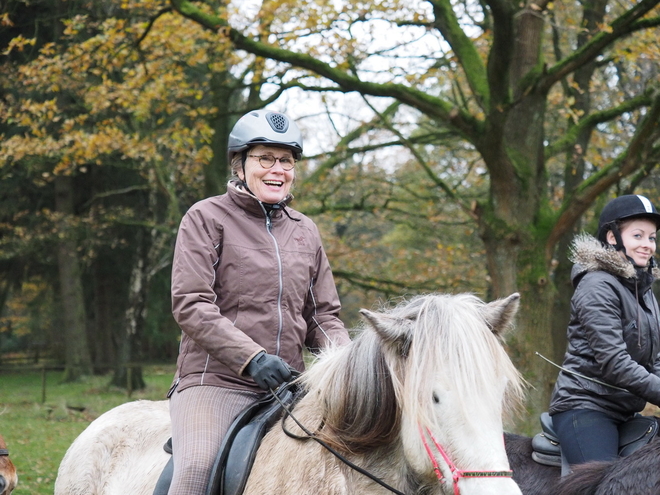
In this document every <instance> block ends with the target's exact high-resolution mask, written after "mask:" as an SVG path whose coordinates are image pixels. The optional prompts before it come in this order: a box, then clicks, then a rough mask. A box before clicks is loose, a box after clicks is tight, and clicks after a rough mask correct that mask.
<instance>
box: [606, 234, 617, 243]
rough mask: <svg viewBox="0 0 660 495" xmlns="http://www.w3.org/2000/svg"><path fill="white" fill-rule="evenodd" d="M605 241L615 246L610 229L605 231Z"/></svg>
mask: <svg viewBox="0 0 660 495" xmlns="http://www.w3.org/2000/svg"><path fill="white" fill-rule="evenodd" d="M606 239H607V243H608V244H611V245H612V246H616V239H615V238H614V234H613V233H612V231H611V230H608V231H607V237H606Z"/></svg>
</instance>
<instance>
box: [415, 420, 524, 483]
mask: <svg viewBox="0 0 660 495" xmlns="http://www.w3.org/2000/svg"><path fill="white" fill-rule="evenodd" d="M424 433H425V432H424V430H422V427H421V426H420V427H419V434H420V436H421V437H422V442H423V443H424V448H425V449H426V453H427V454H428V455H429V459H431V463H433V471H435V475H436V476H437V477H438V480H439V481H440V482H441V483H446V480H445V477H444V476H443V474H442V471H440V466H439V465H438V460H437V459H436V457H435V454H434V453H433V450H432V449H431V447H430V446H429V444H428V442H427V441H426V435H425V434H424ZM426 433H427V434H428V435H429V437H431V440H433V444H434V445H435V448H436V449H437V450H438V452H440V455H441V456H442V458H443V459H444V461H445V463H446V464H447V466H449V470H450V471H451V475H452V480H453V484H454V495H460V493H461V492H460V489H459V487H458V481H459V480H460V479H461V478H511V477H512V476H513V471H461V470H460V469H458V468H457V467H456V465H455V464H454V463H453V462H451V459H450V458H449V456H448V455H447V453H446V452H445V449H443V448H442V446H441V445H440V444H439V443H438V441H437V440H436V439H435V437H434V436H433V433H431V430H429V429H428V428H426Z"/></svg>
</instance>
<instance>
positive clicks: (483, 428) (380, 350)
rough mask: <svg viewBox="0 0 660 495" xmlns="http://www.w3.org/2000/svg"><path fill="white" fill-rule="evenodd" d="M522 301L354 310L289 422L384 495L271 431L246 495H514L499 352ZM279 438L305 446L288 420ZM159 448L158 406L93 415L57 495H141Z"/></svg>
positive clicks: (513, 396) (507, 400) (504, 360)
mask: <svg viewBox="0 0 660 495" xmlns="http://www.w3.org/2000/svg"><path fill="white" fill-rule="evenodd" d="M518 298H519V296H518V294H513V295H511V296H509V297H508V298H506V299H502V300H498V301H494V302H492V303H490V304H485V303H483V302H482V301H481V300H479V299H478V298H477V297H475V296H472V295H466V294H463V295H457V296H448V295H427V296H420V297H417V298H415V299H413V300H412V301H410V302H409V303H405V304H401V305H399V306H398V307H396V308H394V309H392V310H390V311H388V312H386V313H374V312H370V311H366V310H363V311H362V314H363V316H364V317H365V319H366V321H367V322H368V324H369V325H367V328H365V329H363V330H362V331H361V333H360V335H359V336H358V337H357V338H356V339H355V340H354V341H353V342H352V343H351V344H349V345H347V346H344V347H341V348H333V349H330V350H328V351H325V352H324V353H323V354H322V355H321V356H320V357H319V359H318V360H317V361H316V362H315V363H314V364H313V365H312V366H311V367H310V369H309V370H308V371H307V372H306V373H305V374H304V375H303V377H302V378H301V380H302V385H303V386H304V388H305V389H306V391H307V393H306V395H305V396H304V397H303V398H302V399H301V400H300V402H298V403H297V404H296V406H295V408H294V410H293V415H294V416H295V417H296V418H297V419H298V420H299V421H300V422H301V423H302V424H303V425H304V426H306V427H307V429H310V430H313V431H314V433H315V435H316V437H317V438H319V439H320V440H322V441H324V442H326V444H328V445H330V446H331V447H333V448H334V449H335V450H337V451H339V452H340V453H341V454H342V455H343V456H344V457H345V458H347V459H348V460H349V461H350V462H352V463H354V464H356V465H358V466H359V467H361V468H362V469H363V470H365V471H367V472H369V473H370V474H371V475H372V476H374V477H376V478H377V479H379V480H380V481H381V482H382V483H383V484H386V485H388V486H389V488H385V487H383V486H382V485H381V484H378V483H376V482H374V481H372V479H370V478H368V477H367V476H365V475H364V474H361V473H359V472H358V471H356V470H354V469H352V468H351V467H349V466H348V465H347V464H345V463H344V462H342V461H341V460H340V459H338V458H337V457H336V456H335V455H333V454H332V453H330V452H329V451H328V450H326V449H325V448H324V447H322V446H320V445H319V444H318V443H317V442H315V441H312V440H307V441H303V440H298V439H294V438H291V437H289V436H287V435H286V434H285V433H284V432H283V428H282V426H281V423H277V424H276V425H275V426H274V427H273V428H272V429H271V430H270V431H269V432H268V433H267V435H266V437H265V438H264V440H263V442H262V444H261V446H260V448H259V452H258V454H257V458H256V461H255V464H254V468H253V470H252V473H251V475H250V478H249V480H248V484H247V486H246V489H245V493H246V494H250V495H255V494H272V493H277V494H292V495H301V494H310V493H315V494H324V495H325V494H329V495H347V494H366V495H371V494H385V493H389V492H390V491H392V492H394V493H404V494H407V495H412V494H425V495H441V494H443V495H444V494H453V495H457V494H461V495H520V494H521V492H520V489H519V488H518V486H517V485H516V483H515V482H514V481H513V480H512V478H511V471H510V470H509V469H510V468H509V463H508V460H507V456H506V452H505V448H504V441H503V422H502V421H503V417H504V416H505V415H506V414H507V413H508V412H510V410H511V409H512V408H515V407H516V406H517V405H519V404H520V402H521V398H522V391H523V390H522V380H521V378H520V375H519V373H518V372H517V370H516V369H515V367H514V366H513V364H512V363H511V361H510V359H509V358H508V356H507V354H506V352H505V351H504V349H503V347H502V344H501V341H500V339H499V338H498V337H499V336H500V335H501V332H502V331H503V330H504V329H505V328H507V327H508V326H509V325H510V323H511V320H512V318H513V316H514V314H515V312H516V311H517V308H518ZM321 425H322V426H321ZM285 426H286V429H287V430H289V431H291V432H293V433H296V434H299V435H304V433H303V432H302V431H301V430H300V429H299V428H298V427H297V426H296V424H295V423H293V421H292V420H291V418H288V419H287V420H286V421H285ZM169 435H170V425H169V415H168V409H167V403H166V402H165V401H163V402H150V401H136V402H131V403H127V404H124V405H122V406H119V407H117V408H115V409H113V410H111V411H109V412H107V413H105V414H103V415H102V416H100V417H99V418H98V419H96V420H95V421H94V422H92V424H91V425H90V426H89V427H88V428H87V429H86V430H85V431H84V432H83V433H82V434H81V435H80V436H79V437H78V438H77V439H76V440H75V441H74V443H73V444H72V445H71V446H70V448H69V450H68V451H67V453H66V455H65V457H64V459H63V460H62V463H61V465H60V468H59V472H58V476H57V480H56V483H55V495H120V494H121V495H125V494H130V495H151V493H153V489H154V486H155V484H156V481H157V479H158V476H159V474H160V472H161V470H162V468H163V467H164V465H165V463H166V461H167V456H166V454H165V453H164V452H163V444H164V443H165V441H166V440H167V439H168V438H169ZM175 460H176V452H175Z"/></svg>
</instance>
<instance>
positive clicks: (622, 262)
mask: <svg viewBox="0 0 660 495" xmlns="http://www.w3.org/2000/svg"><path fill="white" fill-rule="evenodd" d="M570 260H571V261H572V262H573V263H575V266H574V267H573V271H572V273H571V278H572V279H573V284H574V285H576V283H577V281H578V280H577V279H579V278H581V277H582V275H584V274H585V273H588V272H595V271H604V272H608V273H611V274H612V275H615V276H617V277H619V278H622V279H638V280H640V281H644V282H646V280H645V279H649V278H650V279H651V280H650V281H651V282H652V281H653V279H656V278H658V277H659V276H660V270H659V269H658V268H657V267H654V268H653V269H652V275H653V276H652V277H648V276H647V275H645V274H648V269H647V268H639V267H635V265H633V264H632V263H631V262H630V261H628V260H626V259H623V258H622V257H621V255H620V254H619V252H618V251H616V250H615V249H614V246H612V247H606V246H603V245H602V244H601V242H600V241H599V240H598V239H596V238H595V237H593V236H591V235H589V234H579V235H577V236H576V237H575V240H574V241H573V244H572V246H571V255H570Z"/></svg>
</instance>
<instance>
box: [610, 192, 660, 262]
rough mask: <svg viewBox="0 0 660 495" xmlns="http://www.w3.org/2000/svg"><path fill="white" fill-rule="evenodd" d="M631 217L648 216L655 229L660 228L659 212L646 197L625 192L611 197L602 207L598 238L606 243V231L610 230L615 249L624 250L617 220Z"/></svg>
mask: <svg viewBox="0 0 660 495" xmlns="http://www.w3.org/2000/svg"><path fill="white" fill-rule="evenodd" d="M633 218H648V219H649V220H651V221H652V222H653V223H655V226H656V229H660V213H658V211H657V210H656V209H655V206H653V204H652V203H651V202H650V201H649V200H648V198H646V197H645V196H641V195H639V194H627V195H624V196H619V197H618V198H615V199H613V200H612V201H610V202H609V203H607V204H606V205H605V208H603V211H602V213H601V214H600V218H599V220H598V240H599V241H600V242H602V243H603V244H605V245H607V244H608V242H607V233H608V232H609V231H610V230H611V231H612V234H614V238H615V239H616V245H615V248H616V250H617V251H623V252H625V247H624V246H623V241H622V240H621V233H620V232H619V227H618V224H617V222H618V221H620V220H631V219H633Z"/></svg>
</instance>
